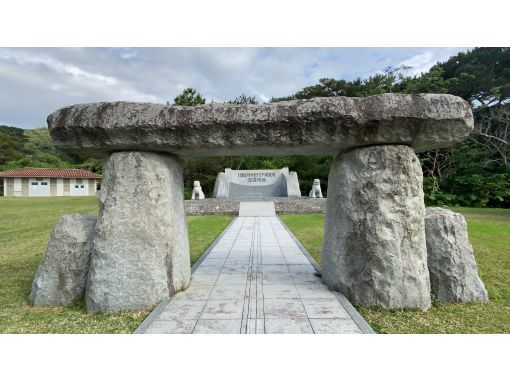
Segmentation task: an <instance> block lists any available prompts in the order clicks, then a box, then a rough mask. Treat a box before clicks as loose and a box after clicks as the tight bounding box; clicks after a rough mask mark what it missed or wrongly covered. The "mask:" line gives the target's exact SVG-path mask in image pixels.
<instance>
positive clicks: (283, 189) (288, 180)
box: [213, 168, 301, 198]
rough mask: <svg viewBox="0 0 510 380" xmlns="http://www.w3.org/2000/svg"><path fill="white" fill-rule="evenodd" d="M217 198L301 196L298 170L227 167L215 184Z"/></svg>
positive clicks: (214, 195)
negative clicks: (234, 168) (235, 168)
mask: <svg viewBox="0 0 510 380" xmlns="http://www.w3.org/2000/svg"><path fill="white" fill-rule="evenodd" d="M213 197H215V198H271V197H288V198H299V197H301V190H299V182H298V177H297V173H296V172H289V168H282V169H276V170H274V169H265V170H232V169H225V172H222V173H219V174H218V176H217V177H216V183H215V185H214V194H213Z"/></svg>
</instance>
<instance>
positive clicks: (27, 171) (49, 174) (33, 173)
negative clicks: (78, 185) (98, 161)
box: [0, 168, 101, 178]
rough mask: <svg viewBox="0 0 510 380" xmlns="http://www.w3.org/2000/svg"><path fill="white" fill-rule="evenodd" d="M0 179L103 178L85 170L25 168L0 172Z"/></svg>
mask: <svg viewBox="0 0 510 380" xmlns="http://www.w3.org/2000/svg"><path fill="white" fill-rule="evenodd" d="M0 177H32V178H35V177H39V178H101V176H100V175H99V174H96V173H92V172H89V171H88V170H83V169H48V168H23V169H14V170H9V171H6V172H0Z"/></svg>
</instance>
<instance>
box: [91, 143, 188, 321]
mask: <svg viewBox="0 0 510 380" xmlns="http://www.w3.org/2000/svg"><path fill="white" fill-rule="evenodd" d="M189 281H190V257H189V244H188V230H187V225H186V219H185V215H184V202H183V168H182V165H181V163H180V162H179V161H178V160H177V159H176V158H175V157H173V156H170V155H167V154H159V153H149V152H118V153H113V154H112V155H111V156H110V157H108V159H107V160H106V162H105V165H104V169H103V181H102V186H101V196H100V211H99V218H98V222H97V225H96V235H95V237H94V240H93V243H92V252H91V263H90V271H89V277H88V282H87V290H86V303H87V310H88V311H91V312H94V311H102V312H107V313H109V312H115V311H121V310H145V309H148V308H151V307H153V306H154V305H156V304H157V303H159V302H160V301H161V300H162V299H164V298H166V297H169V296H171V295H173V294H174V293H176V292H178V291H180V290H182V289H185V288H186V287H187V286H188V285H189Z"/></svg>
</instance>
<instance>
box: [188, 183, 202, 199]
mask: <svg viewBox="0 0 510 380" xmlns="http://www.w3.org/2000/svg"><path fill="white" fill-rule="evenodd" d="M191 199H193V200H194V199H200V200H202V199H205V195H204V192H203V191H202V186H200V181H193V192H192V193H191Z"/></svg>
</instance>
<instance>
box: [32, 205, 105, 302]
mask: <svg viewBox="0 0 510 380" xmlns="http://www.w3.org/2000/svg"><path fill="white" fill-rule="evenodd" d="M95 224H96V217H95V216H93V215H88V214H73V215H64V216H63V217H62V218H61V219H60V221H59V222H58V223H57V225H56V226H55V228H54V229H53V232H52V233H51V237H50V241H49V242H48V248H47V249H46V254H45V255H44V258H43V261H42V263H41V265H39V269H37V273H36V275H35V279H34V281H33V283H32V291H31V293H30V301H31V302H32V303H33V304H34V306H66V305H69V304H71V303H73V302H74V301H75V300H77V299H78V298H80V297H81V296H83V293H84V292H85V284H86V282H87V272H88V268H89V257H90V242H91V241H92V237H93V235H94V226H95Z"/></svg>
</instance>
